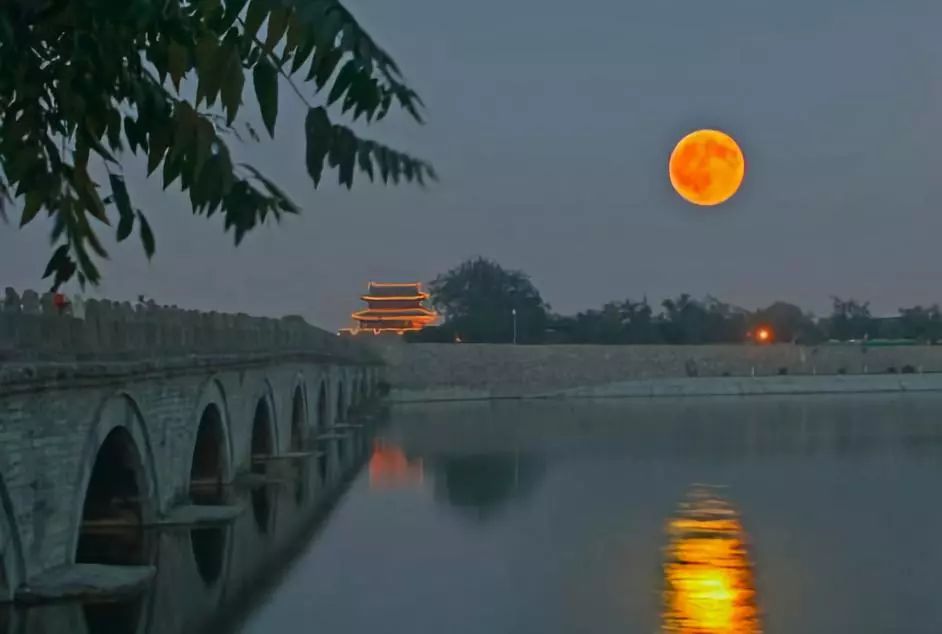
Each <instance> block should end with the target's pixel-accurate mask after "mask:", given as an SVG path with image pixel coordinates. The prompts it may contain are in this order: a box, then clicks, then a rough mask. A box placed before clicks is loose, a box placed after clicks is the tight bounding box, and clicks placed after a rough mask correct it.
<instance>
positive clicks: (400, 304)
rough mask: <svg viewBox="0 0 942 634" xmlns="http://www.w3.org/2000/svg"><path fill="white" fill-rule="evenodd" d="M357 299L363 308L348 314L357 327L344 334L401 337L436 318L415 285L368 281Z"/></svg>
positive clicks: (424, 296) (426, 297)
mask: <svg viewBox="0 0 942 634" xmlns="http://www.w3.org/2000/svg"><path fill="white" fill-rule="evenodd" d="M360 299H362V300H363V301H365V302H366V305H367V308H366V310H361V311H357V312H355V313H353V314H352V315H351V316H352V317H353V319H354V320H356V322H357V327H355V328H349V329H345V330H344V332H348V333H350V334H359V333H361V332H364V331H366V332H370V333H372V334H374V335H381V334H390V333H391V334H397V335H401V334H403V333H406V332H412V331H416V330H422V329H423V328H425V327H426V326H428V325H429V324H431V323H432V322H434V321H435V320H436V319H438V314H437V313H436V312H435V311H433V310H430V309H428V308H426V307H425V306H424V305H423V302H424V301H425V300H427V299H428V293H426V292H424V291H423V290H422V285H421V284H419V283H418V282H410V283H389V282H370V284H369V286H368V288H367V292H366V295H361V296H360Z"/></svg>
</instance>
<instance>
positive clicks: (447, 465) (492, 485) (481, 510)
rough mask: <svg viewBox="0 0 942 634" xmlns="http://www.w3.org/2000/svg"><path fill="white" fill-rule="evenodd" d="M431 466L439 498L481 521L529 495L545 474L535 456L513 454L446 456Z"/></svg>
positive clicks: (540, 462)
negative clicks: (433, 470)
mask: <svg viewBox="0 0 942 634" xmlns="http://www.w3.org/2000/svg"><path fill="white" fill-rule="evenodd" d="M434 464H435V467H434V468H435V471H436V474H437V476H438V477H437V478H436V487H437V488H438V491H437V492H438V495H439V496H440V498H444V500H445V501H447V502H448V504H449V505H450V506H453V507H455V508H458V509H461V510H462V511H464V512H467V513H470V514H473V515H474V516H475V517H476V518H477V519H480V520H486V519H488V518H490V517H492V516H494V515H495V514H496V513H498V512H499V511H500V510H501V509H502V508H504V507H505V506H507V505H508V504H509V503H510V502H512V501H514V500H519V499H521V498H524V497H526V496H527V495H529V494H530V493H531V492H532V491H533V489H534V488H535V487H536V485H537V484H538V482H539V480H540V479H541V477H542V475H543V472H544V467H543V463H542V460H540V459H539V458H538V457H536V456H531V455H528V454H516V453H504V454H474V455H466V456H460V455H459V456H445V457H442V458H440V459H438V460H436V461H435V463H434Z"/></svg>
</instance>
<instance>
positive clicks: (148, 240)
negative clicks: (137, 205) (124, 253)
mask: <svg viewBox="0 0 942 634" xmlns="http://www.w3.org/2000/svg"><path fill="white" fill-rule="evenodd" d="M137 219H138V221H139V222H140V225H141V228H140V232H141V244H142V245H143V246H144V253H145V254H147V259H148V260H149V259H150V258H152V257H154V248H155V246H154V232H153V231H151V228H150V224H149V223H148V222H147V218H145V217H144V214H142V213H141V212H140V210H138V212H137Z"/></svg>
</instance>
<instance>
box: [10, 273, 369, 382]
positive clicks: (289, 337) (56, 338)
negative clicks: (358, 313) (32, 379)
mask: <svg viewBox="0 0 942 634" xmlns="http://www.w3.org/2000/svg"><path fill="white" fill-rule="evenodd" d="M286 352H305V353H312V354H320V355H323V356H325V357H329V358H335V359H338V360H343V361H345V362H354V363H366V364H375V363H379V362H380V360H379V358H378V357H377V356H376V354H375V353H373V352H372V351H371V350H370V349H369V348H367V347H365V346H363V345H361V344H358V343H357V342H355V341H351V340H348V339H344V338H341V337H338V336H336V335H335V334H334V333H330V332H328V331H326V330H322V329H320V328H316V327H314V326H311V325H310V324H308V323H307V322H305V321H304V320H303V319H301V318H300V317H284V318H281V319H271V318H266V317H250V316H249V315H246V314H244V313H238V314H227V313H218V312H215V311H213V312H200V311H197V310H184V309H181V308H178V307H176V306H158V305H157V304H155V303H154V302H153V301H149V302H147V303H144V304H137V305H132V304H131V303H130V302H115V301H109V300H101V299H97V300H96V299H87V300H84V301H83V303H82V305H81V306H71V307H69V308H68V309H67V310H65V311H60V310H59V309H58V308H57V307H56V306H55V304H54V302H53V295H52V294H51V293H45V294H42V295H40V294H39V293H37V292H36V291H32V290H27V291H24V292H23V293H22V294H18V293H17V292H16V291H15V290H14V289H12V288H7V289H6V291H5V294H4V297H3V300H2V302H0V361H46V360H49V361H58V360H62V361H83V360H99V359H100V360H124V359H139V358H154V357H157V358H166V357H180V356H203V355H238V354H249V353H259V354H262V353H264V354H274V353H286Z"/></svg>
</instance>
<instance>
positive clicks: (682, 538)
mask: <svg viewBox="0 0 942 634" xmlns="http://www.w3.org/2000/svg"><path fill="white" fill-rule="evenodd" d="M667 530H668V534H669V537H670V541H669V544H668V547H667V553H666V561H665V563H664V580H665V584H666V587H665V590H664V613H663V630H664V632H670V633H677V634H759V633H760V632H761V631H762V626H761V623H760V618H759V610H758V607H757V605H756V590H755V582H754V578H753V570H752V564H751V562H750V560H749V554H748V551H747V548H746V536H745V532H744V530H743V527H742V524H741V522H740V520H739V516H738V514H737V513H736V511H735V510H734V509H733V508H732V506H730V504H729V503H728V502H726V501H725V500H723V499H722V498H721V497H719V495H717V492H716V490H715V489H713V488H709V487H697V488H695V489H694V490H693V491H692V492H691V493H690V495H689V496H688V499H687V501H685V502H684V503H683V504H682V505H681V508H680V510H679V512H678V513H677V515H676V516H675V517H674V518H672V519H671V520H670V522H669V524H668V529H667Z"/></svg>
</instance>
